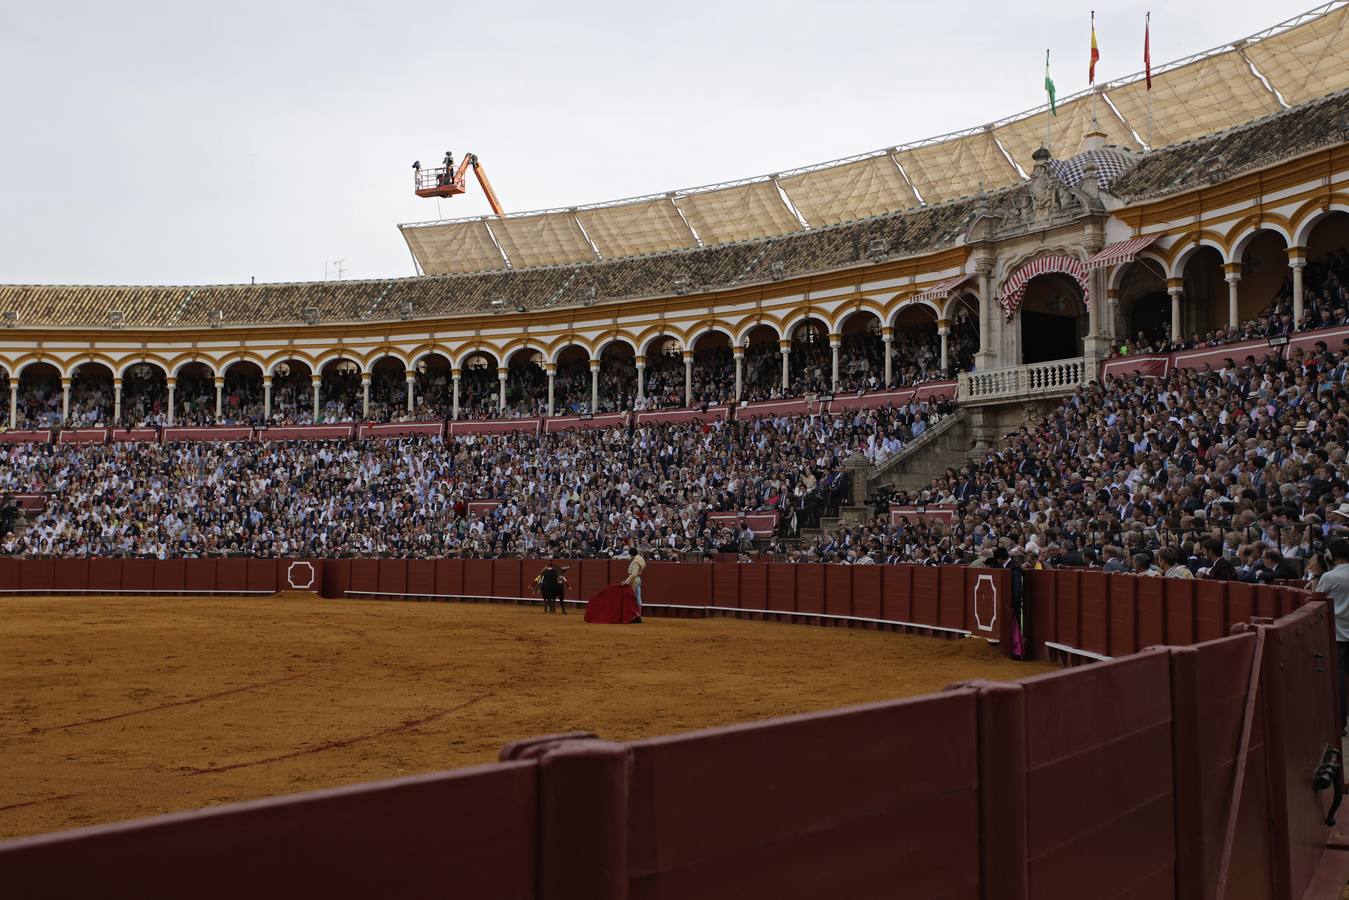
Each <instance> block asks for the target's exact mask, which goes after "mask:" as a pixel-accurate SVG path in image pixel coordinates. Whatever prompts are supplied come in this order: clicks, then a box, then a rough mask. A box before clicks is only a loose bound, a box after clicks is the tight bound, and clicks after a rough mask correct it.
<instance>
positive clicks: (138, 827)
mask: <svg viewBox="0 0 1349 900" xmlns="http://www.w3.org/2000/svg"><path fill="white" fill-rule="evenodd" d="M536 767H537V763H534V762H532V761H531V762H516V763H501V764H496V765H491V766H478V767H475V768H469V769H459V770H457V771H453V772H439V773H436V774H434V775H418V776H414V777H411V778H402V779H398V780H396V781H383V782H374V783H371V784H362V785H355V786H352V787H342V788H336V789H334V790H327V791H317V792H315V793H311V794H300V795H297V796H291V797H273V798H268V799H265V800H255V801H252V802H249V803H241V804H234V805H229V806H216V807H212V808H208V809H204V810H198V811H194V812H188V813H176V814H173V815H168V816H159V817H157V818H153V819H141V820H137V821H133V822H119V823H116V824H112V825H105V826H99V827H96V828H85V829H79V830H76V831H65V832H57V833H55V834H50V835H41V836H38V837H33V838H26V839H22V840H18V841H12V842H9V843H7V844H4V845H3V846H0V884H4V886H5V893H6V894H7V895H8V896H13V897H24V898H27V900H56V898H69V897H105V898H137V900H175V898H182V897H192V898H195V900H235V898H239V897H255V898H263V897H328V898H335V900H340V898H357V897H444V896H453V897H492V898H498V900H534V897H535V893H534V888H535V875H536V847H537V843H536V842H537V822H538V808H539V801H538V792H537V782H536V771H537V768H536Z"/></svg>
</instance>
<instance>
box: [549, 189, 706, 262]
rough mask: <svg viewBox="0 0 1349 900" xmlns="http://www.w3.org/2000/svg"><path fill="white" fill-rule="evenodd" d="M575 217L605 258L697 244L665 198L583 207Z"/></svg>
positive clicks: (678, 248)
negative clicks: (616, 204)
mask: <svg viewBox="0 0 1349 900" xmlns="http://www.w3.org/2000/svg"><path fill="white" fill-rule="evenodd" d="M576 217H577V218H578V219H580V220H581V224H582V225H583V226H585V230H586V234H588V235H590V239H591V240H592V241H594V242H595V246H596V247H599V248H600V254H601V255H602V256H604V258H605V259H616V258H618V257H623V256H641V255H642V254H644V253H661V252H663V251H666V250H683V249H686V248H689V247H696V246H697V244H696V243H695V242H694V240H693V232H691V231H689V227H688V226H687V225H685V224H684V220H683V219H682V218H680V216H679V210H677V209H675V206H674V203H673V202H672V201H671V200H670V199H669V198H668V197H661V198H660V199H658V200H644V201H641V202H639V203H624V204H621V205H619V206H605V207H601V208H599V209H585V210H581V211H580V212H578V213H577V214H576Z"/></svg>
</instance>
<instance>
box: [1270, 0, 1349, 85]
mask: <svg viewBox="0 0 1349 900" xmlns="http://www.w3.org/2000/svg"><path fill="white" fill-rule="evenodd" d="M1246 55H1247V56H1249V57H1250V59H1251V62H1253V63H1255V67H1256V68H1257V69H1259V70H1260V72H1261V74H1263V75H1264V76H1265V77H1266V78H1268V79H1269V82H1270V84H1272V85H1274V89H1275V90H1277V91H1278V92H1279V93H1280V94H1282V95H1283V99H1284V100H1286V101H1288V102H1289V103H1291V104H1293V105H1295V106H1296V105H1297V104H1299V103H1305V102H1306V101H1308V100H1314V99H1316V98H1317V97H1324V96H1325V95H1326V94H1333V93H1335V92H1337V91H1341V90H1343V89H1344V88H1346V87H1349V6H1342V7H1340V8H1339V9H1336V10H1332V11H1331V12H1329V13H1326V14H1325V15H1324V16H1321V17H1319V18H1316V19H1312V20H1311V21H1310V22H1306V23H1304V24H1302V25H1299V26H1297V27H1296V28H1290V29H1289V30H1287V31H1285V32H1284V33H1283V34H1277V35H1275V36H1274V37H1272V38H1267V39H1265V40H1263V41H1259V42H1256V43H1253V44H1250V45H1249V46H1247V47H1246Z"/></svg>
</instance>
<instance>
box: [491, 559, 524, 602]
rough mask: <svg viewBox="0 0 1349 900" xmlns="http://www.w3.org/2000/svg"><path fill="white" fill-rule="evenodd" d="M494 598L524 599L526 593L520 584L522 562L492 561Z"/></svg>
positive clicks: (511, 560)
mask: <svg viewBox="0 0 1349 900" xmlns="http://www.w3.org/2000/svg"><path fill="white" fill-rule="evenodd" d="M492 596H494V597H523V596H525V593H524V591H523V589H522V586H521V584H520V560H518V559H494V560H492Z"/></svg>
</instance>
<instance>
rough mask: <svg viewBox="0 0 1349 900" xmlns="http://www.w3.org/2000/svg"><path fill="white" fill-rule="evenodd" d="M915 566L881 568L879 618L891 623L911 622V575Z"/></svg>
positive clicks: (915, 569)
mask: <svg viewBox="0 0 1349 900" xmlns="http://www.w3.org/2000/svg"><path fill="white" fill-rule="evenodd" d="M915 571H917V567H916V566H883V567H882V568H881V618H883V619H888V620H889V621H892V622H912V621H913V573H914V572H915Z"/></svg>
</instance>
